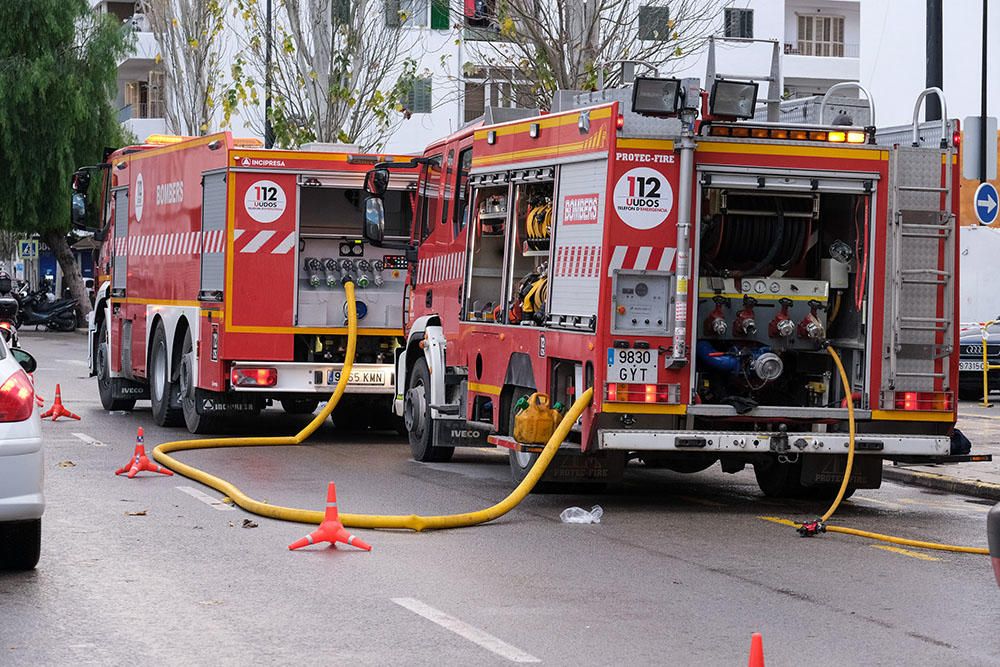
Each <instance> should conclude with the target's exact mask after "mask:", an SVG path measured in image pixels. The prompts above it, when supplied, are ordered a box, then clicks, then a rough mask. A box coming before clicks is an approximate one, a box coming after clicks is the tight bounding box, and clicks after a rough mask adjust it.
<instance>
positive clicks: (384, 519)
mask: <svg viewBox="0 0 1000 667" xmlns="http://www.w3.org/2000/svg"><path fill="white" fill-rule="evenodd" d="M344 290H345V292H346V295H347V354H346V356H345V358H344V366H343V368H342V369H341V371H340V379H339V380H338V381H337V387H336V388H335V389H334V392H333V395H332V396H331V397H330V400H329V402H327V404H326V406H324V408H323V409H322V410H320V412H319V414H318V415H316V417H315V418H314V419H313V420H312V421H311V422H309V423H308V424H307V425H306V426H305V428H303V429H302V430H301V431H299V432H298V433H296V434H295V435H291V436H283V437H249V438H247V437H244V438H198V439H194V440H177V441H174V442H165V443H163V444H162V445H158V446H157V447H156V448H155V449H153V458H154V459H156V460H157V461H159V462H160V463H162V464H163V465H165V466H167V467H168V468H170V469H171V470H173V471H174V472H176V473H179V474H181V475H184V476H185V477H188V478H190V479H193V480H195V481H197V482H201V483H202V484H204V485H206V486H210V487H211V488H213V489H215V490H216V491H219V492H220V493H224V494H226V495H227V496H229V498H231V499H232V501H233V502H234V503H236V504H237V505H239V506H240V507H242V508H243V509H245V510H247V511H248V512H252V513H253V514H257V515H260V516H266V517H269V518H272V519H281V520H283V521H296V522H299V523H315V524H318V523H320V522H321V521H322V520H323V512H322V511H318V510H307V509H298V508H295V507H282V506H280V505H271V504H269V503H263V502H261V501H259V500H254V499H253V498H251V497H250V496H248V495H246V494H245V493H243V492H242V491H240V489H239V488H237V487H236V486H235V485H233V484H232V483H230V482H227V481H226V480H224V479H222V478H220V477H216V476H215V475H211V474H209V473H207V472H205V471H203V470H199V469H198V468H195V467H194V466H190V465H187V464H186V463H181V462H180V461H178V460H177V459H175V458H173V457H172V456H169V453H170V452H180V451H185V450H189V449H212V448H218V447H262V446H286V445H299V444H301V443H302V442H303V441H305V440H306V439H307V438H308V437H309V436H311V435H312V434H313V433H314V432H315V431H316V429H318V428H319V427H320V425H321V424H322V423H323V422H324V421H325V420H326V418H327V417H329V416H330V413H331V412H333V410H334V408H336V407H337V403H338V402H339V401H340V397H341V396H343V394H344V390H345V389H346V388H347V380H348V378H349V377H350V375H351V366H352V365H353V363H354V352H355V347H356V342H357V335H358V316H357V309H356V304H355V300H354V284H353V283H350V282H349V283H347V284H346V285H344ZM593 395H594V390H593V389H588V390H587V391H585V392H584V393H583V394H582V395H581V396H580V397H579V398H578V399H577V400H576V402H575V403H573V406H572V407H571V408H570V409H569V411H568V412H567V413H566V415H565V416H564V417H563V419H562V421H561V422H559V426H558V427H557V428H556V430H555V432H554V433H553V434H552V437H550V438H549V441H548V443H546V445H545V448H544V449H543V450H542V452H541V454H539V455H538V459H537V460H536V461H535V464H534V465H533V466H532V467H531V470H530V471H529V472H528V474H527V476H526V477H525V478H524V480H522V481H521V483H520V484H518V485H517V487H516V488H515V489H514V490H513V491H512V492H511V493H510V495H508V496H507V497H506V498H504V499H503V500H502V501H500V502H499V503H497V504H496V505H493V506H492V507H487V508H486V509H482V510H478V511H475V512H465V513H462V514H446V515H441V516H419V515H415V514H409V515H379V514H347V513H343V512H341V514H340V520H341V523H343V524H344V526H347V527H351V528H396V529H400V528H402V529H408V530H416V531H421V530H439V529H442V528H461V527H464V526H475V525H478V524H481V523H486V522H487V521H492V520H493V519H496V518H498V517H501V516H503V515H504V514H506V513H507V512H509V511H511V510H512V509H514V507H516V506H517V504H518V503H520V502H521V501H522V500H524V498H525V497H526V496H527V495H528V494H529V493H530V492H531V489H532V488H534V486H535V484H536V483H537V482H538V480H539V478H541V476H542V474H544V472H545V469H546V468H547V467H548V465H549V462H551V461H552V458H553V457H554V456H555V455H556V450H558V449H559V445H560V444H562V442H563V440H565V439H566V436H567V435H568V434H569V431H570V429H571V428H572V427H573V424H574V423H575V422H576V420H577V419H578V418H579V417H580V415H581V414H583V411H584V410H585V409H586V407H587V406H588V405H590V400H591V398H592V397H593Z"/></svg>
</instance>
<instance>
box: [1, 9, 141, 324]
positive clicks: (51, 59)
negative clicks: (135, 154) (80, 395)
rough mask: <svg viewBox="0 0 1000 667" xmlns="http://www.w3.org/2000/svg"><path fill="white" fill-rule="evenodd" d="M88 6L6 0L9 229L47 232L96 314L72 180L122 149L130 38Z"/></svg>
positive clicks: (74, 288)
mask: <svg viewBox="0 0 1000 667" xmlns="http://www.w3.org/2000/svg"><path fill="white" fill-rule="evenodd" d="M89 5H90V3H88V2H87V0H31V1H30V2H0V25H2V26H3V28H4V29H3V30H2V31H0V91H3V93H2V94H0V164H3V165H4V179H3V180H4V190H5V192H6V193H7V194H6V196H5V197H4V200H5V202H4V205H3V206H0V229H2V230H6V231H13V232H22V233H24V234H25V235H28V234H32V233H37V234H38V235H39V236H40V237H41V239H42V240H43V241H44V242H45V243H46V245H48V246H49V248H51V249H52V252H53V253H54V254H55V256H56V259H57V260H58V262H59V266H60V268H62V271H63V276H64V280H66V281H67V284H68V285H69V288H70V292H71V294H72V295H73V297H74V298H76V299H77V300H78V301H79V302H80V307H81V312H84V313H86V312H89V310H90V300H89V299H88V298H87V294H86V290H85V289H84V286H83V279H82V277H81V275H80V267H79V265H78V264H77V262H76V258H75V257H74V256H73V253H72V251H71V250H70V248H69V244H68V242H67V240H66V233H67V232H68V230H69V226H70V216H69V202H70V187H69V186H70V179H71V177H72V174H73V171H74V170H75V169H76V168H77V167H78V166H81V165H88V164H96V163H98V162H100V161H101V158H102V155H103V150H104V147H105V146H115V145H118V144H119V142H120V141H121V133H120V128H119V125H118V122H117V118H116V115H115V112H114V109H113V108H112V106H111V100H112V98H113V95H114V93H115V85H116V82H115V76H116V74H115V73H116V66H117V60H118V58H119V57H120V56H121V55H123V54H124V53H126V52H127V49H128V48H129V43H128V40H129V36H128V34H127V33H126V32H125V31H124V30H123V29H122V27H121V26H120V25H118V24H117V22H116V21H115V19H114V17H113V16H109V15H99V14H97V13H95V12H93V11H92V10H91V9H90V6H89Z"/></svg>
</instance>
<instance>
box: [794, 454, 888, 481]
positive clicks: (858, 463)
mask: <svg viewBox="0 0 1000 667" xmlns="http://www.w3.org/2000/svg"><path fill="white" fill-rule="evenodd" d="M846 468H847V457H846V456H827V455H814V456H803V457H802V485H803V486H816V485H817V484H840V483H841V481H843V479H844V470H845V469H846ZM881 485H882V457H881V456H855V457H854V465H852V466H851V486H853V487H854V488H856V489H877V488H879V487H880V486H881Z"/></svg>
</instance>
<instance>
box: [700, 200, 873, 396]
mask: <svg viewBox="0 0 1000 667" xmlns="http://www.w3.org/2000/svg"><path fill="white" fill-rule="evenodd" d="M870 206H871V200H870V198H869V196H868V195H866V194H847V193H829V192H823V193H820V192H768V191H766V190H735V189H726V188H706V189H705V190H704V191H703V198H702V202H701V217H700V252H699V262H698V266H699V278H698V307H697V319H696V320H695V322H694V326H695V331H696V335H695V341H696V342H695V351H694V356H695V386H694V392H695V399H694V400H695V403H700V404H703V405H706V404H707V405H727V406H730V407H731V408H733V409H734V410H735V413H736V414H746V413H749V412H751V411H753V410H754V409H756V408H757V407H763V406H781V407H797V408H841V407H842V403H843V401H844V398H845V397H846V395H847V393H846V391H845V388H844V387H843V386H842V383H841V381H840V379H839V377H838V374H837V373H836V369H835V367H834V364H833V361H832V359H831V357H830V355H829V354H827V352H826V350H825V347H824V342H825V341H830V342H831V343H832V345H833V347H834V349H836V350H837V352H838V354H840V355H841V357H842V358H843V360H844V363H845V366H846V368H847V371H848V374H849V376H850V377H851V384H852V387H851V388H850V390H851V392H852V393H853V394H854V397H855V402H856V404H858V403H860V401H859V399H861V397H863V396H866V395H867V387H866V386H865V381H866V376H867V373H866V366H865V364H866V358H865V340H866V335H867V332H866V317H865V311H866V309H867V304H868V285H867V282H868V280H869V278H868V276H869V273H870V272H869V269H868V266H867V264H868V257H869V251H868V247H869V245H870V243H871V237H870V235H869V234H868V232H867V230H869V229H870V228H869V218H870Z"/></svg>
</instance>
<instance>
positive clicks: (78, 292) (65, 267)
mask: <svg viewBox="0 0 1000 667" xmlns="http://www.w3.org/2000/svg"><path fill="white" fill-rule="evenodd" d="M42 240H43V241H45V245H47V246H48V247H49V248H50V249H51V250H52V253H53V254H54V255H55V256H56V261H57V262H59V268H61V269H62V272H63V284H64V285H66V286H67V287H69V293H70V295H72V297H73V298H74V299H76V302H77V303H78V304H79V305H80V311H79V312H80V317H81V318H86V317H87V315H88V314H89V313H90V311H91V307H90V296H89V295H88V294H87V288H86V287H84V285H83V275H82V274H81V273H80V265H79V264H77V262H76V256H75V255H74V254H73V251H72V250H70V247H69V243H67V242H66V235H65V234H64V233H62V232H59V231H47V232H43V233H42ZM59 296H60V295H59V294H57V295H56V297H57V298H58V297H59Z"/></svg>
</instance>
